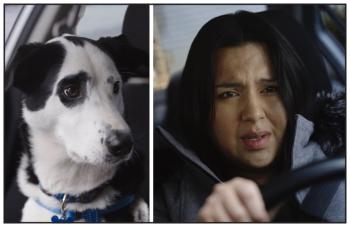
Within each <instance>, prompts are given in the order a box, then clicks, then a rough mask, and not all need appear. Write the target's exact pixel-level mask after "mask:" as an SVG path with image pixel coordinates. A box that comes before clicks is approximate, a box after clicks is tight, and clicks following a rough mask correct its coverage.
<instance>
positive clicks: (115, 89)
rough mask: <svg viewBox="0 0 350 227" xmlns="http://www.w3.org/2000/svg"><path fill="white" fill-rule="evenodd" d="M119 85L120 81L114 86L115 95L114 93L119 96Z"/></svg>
mask: <svg viewBox="0 0 350 227" xmlns="http://www.w3.org/2000/svg"><path fill="white" fill-rule="evenodd" d="M119 84H120V83H119V81H116V82H115V83H114V84H113V93H114V94H118V92H119V87H120V85H119Z"/></svg>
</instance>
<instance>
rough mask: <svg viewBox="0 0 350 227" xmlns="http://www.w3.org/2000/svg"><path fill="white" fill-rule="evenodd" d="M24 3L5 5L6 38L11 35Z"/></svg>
mask: <svg viewBox="0 0 350 227" xmlns="http://www.w3.org/2000/svg"><path fill="white" fill-rule="evenodd" d="M22 8H23V5H5V10H4V12H5V40H7V37H8V36H9V34H10V32H11V29H12V27H13V25H14V24H15V22H16V19H17V17H18V15H19V13H20V12H21V10H22Z"/></svg>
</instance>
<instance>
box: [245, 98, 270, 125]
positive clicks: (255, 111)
mask: <svg viewBox="0 0 350 227" xmlns="http://www.w3.org/2000/svg"><path fill="white" fill-rule="evenodd" d="M242 104H243V105H244V106H243V109H242V112H241V119H242V120H243V121H248V122H253V123H254V122H256V121H259V120H261V119H264V118H265V112H264V110H263V108H262V106H263V105H262V103H261V100H259V97H258V95H257V94H249V95H248V96H247V98H246V100H244V102H243V103H242Z"/></svg>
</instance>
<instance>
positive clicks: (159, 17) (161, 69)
mask: <svg viewBox="0 0 350 227" xmlns="http://www.w3.org/2000/svg"><path fill="white" fill-rule="evenodd" d="M266 9H267V7H266V5H244V6H242V5H158V6H157V5H155V6H154V25H153V28H154V31H155V32H154V39H155V43H154V49H155V51H154V63H155V83H154V86H155V88H156V89H157V88H160V89H161V88H164V87H166V85H167V80H168V78H169V77H170V76H172V75H174V74H175V73H177V72H179V71H181V70H182V68H183V67H184V65H185V61H186V56H187V54H188V51H189V48H190V45H191V42H192V40H193V39H194V37H195V35H196V34H197V32H198V30H199V29H200V28H201V27H202V26H203V25H204V23H206V22H207V21H208V20H209V19H211V18H213V17H215V16H219V15H222V14H228V13H234V12H236V11H237V10H247V11H251V12H260V11H264V10H266ZM164 59H165V60H164Z"/></svg>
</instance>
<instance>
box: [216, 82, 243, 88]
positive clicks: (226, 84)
mask: <svg viewBox="0 0 350 227" xmlns="http://www.w3.org/2000/svg"><path fill="white" fill-rule="evenodd" d="M215 87H216V88H220V87H222V88H237V87H242V84H240V83H235V82H223V83H220V84H217V85H215Z"/></svg>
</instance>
